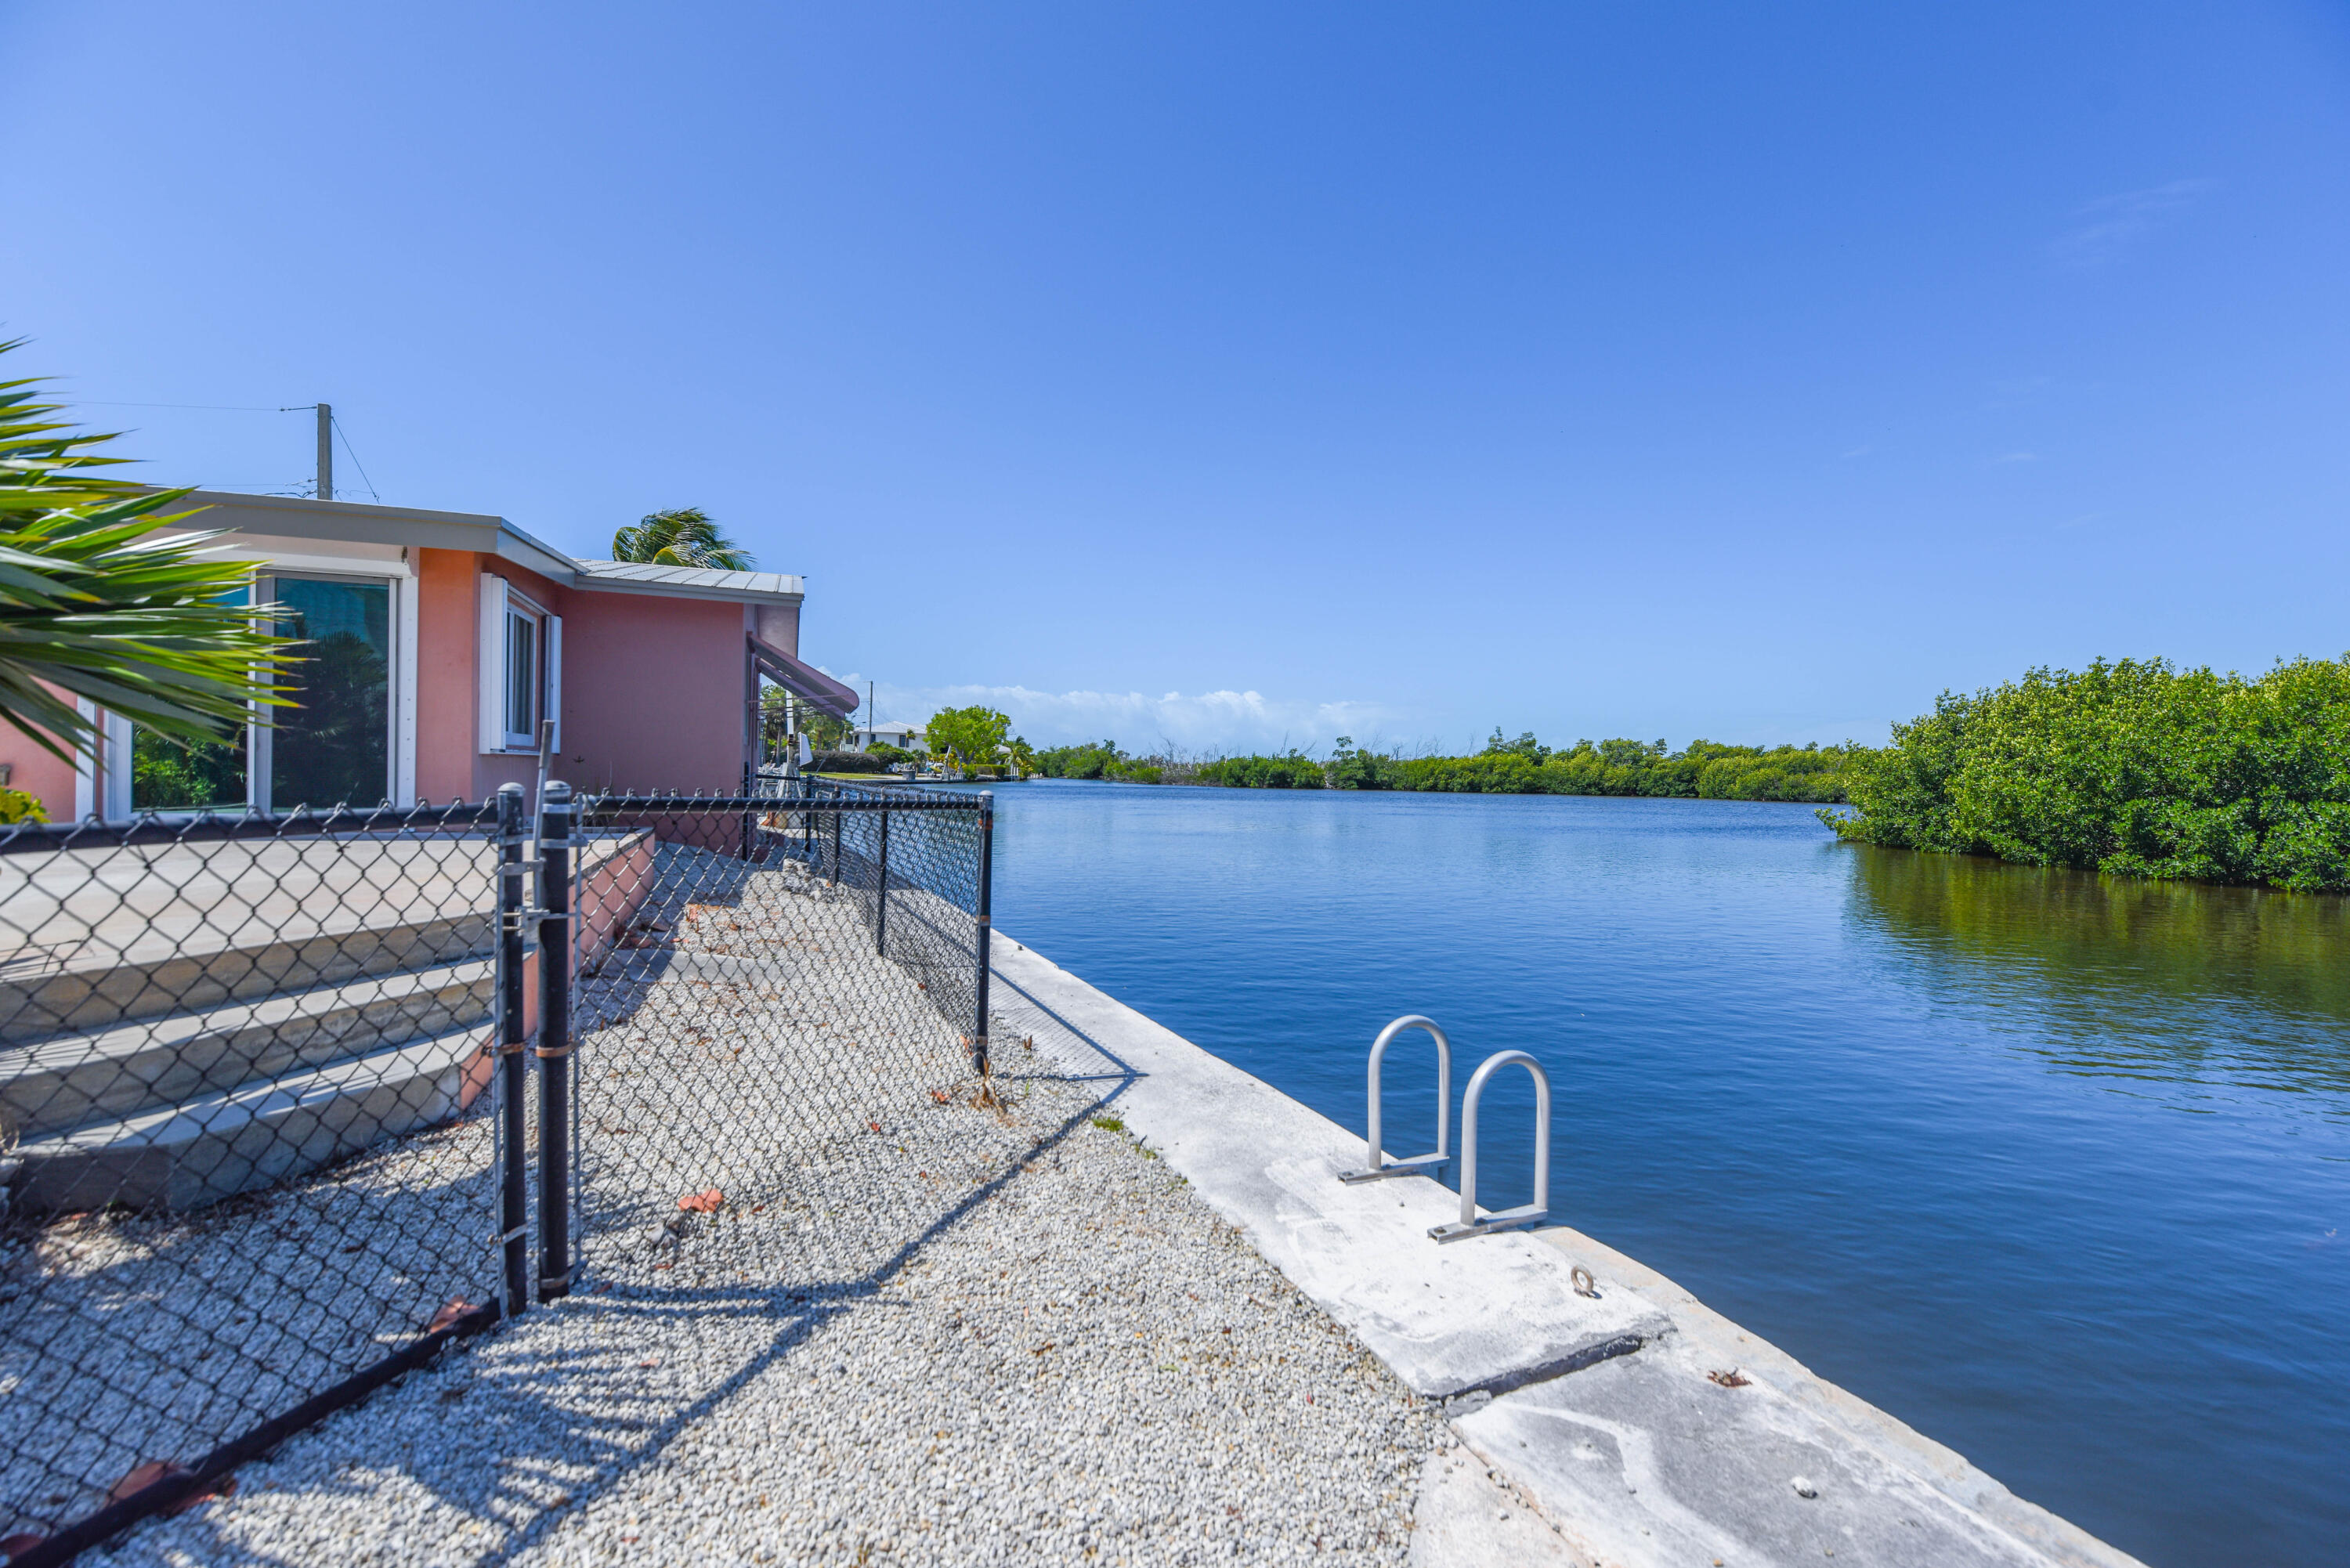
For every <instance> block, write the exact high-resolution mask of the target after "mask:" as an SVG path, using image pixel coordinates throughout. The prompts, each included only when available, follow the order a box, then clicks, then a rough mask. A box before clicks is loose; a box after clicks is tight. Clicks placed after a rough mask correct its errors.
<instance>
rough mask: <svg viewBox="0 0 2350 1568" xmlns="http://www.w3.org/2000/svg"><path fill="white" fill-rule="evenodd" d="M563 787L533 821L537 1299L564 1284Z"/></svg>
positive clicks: (567, 996)
mask: <svg viewBox="0 0 2350 1568" xmlns="http://www.w3.org/2000/svg"><path fill="white" fill-rule="evenodd" d="M571 818H572V807H571V786H570V785H569V784H565V783H563V782H562V781H561V780H560V779H551V780H549V781H548V782H547V785H546V798H545V800H544V801H542V802H541V803H540V808H539V819H538V823H539V826H538V908H539V911H540V913H539V923H538V1068H539V1079H538V1250H539V1269H538V1299H539V1300H540V1301H543V1302H547V1301H553V1300H555V1299H556V1297H558V1296H562V1295H567V1294H568V1293H570V1290H571V1170H570V1166H571V922H572V918H573V917H572V912H571Z"/></svg>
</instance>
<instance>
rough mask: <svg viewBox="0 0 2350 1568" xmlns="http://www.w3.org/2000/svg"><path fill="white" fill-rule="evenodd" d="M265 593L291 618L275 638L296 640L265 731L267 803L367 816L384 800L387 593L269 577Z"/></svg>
mask: <svg viewBox="0 0 2350 1568" xmlns="http://www.w3.org/2000/svg"><path fill="white" fill-rule="evenodd" d="M266 588H267V591H269V592H270V593H271V594H272V596H273V597H275V598H276V601H277V602H278V603H279V604H281V605H284V606H285V607H286V608H287V609H289V610H291V611H292V612H293V615H292V616H291V618H288V619H286V620H285V621H281V622H279V623H278V629H279V631H280V633H281V634H282V635H284V636H286V637H298V638H301V639H305V640H306V641H307V643H308V645H309V646H307V648H304V649H301V650H300V651H301V653H302V655H303V661H302V662H301V663H300V664H298V665H296V667H295V670H294V675H293V678H292V680H291V681H290V684H291V685H292V686H293V687H294V688H295V690H294V691H290V692H288V693H287V695H288V696H290V697H291V698H293V700H294V701H295V702H296V704H298V705H297V706H296V707H293V708H280V709H278V710H277V711H276V715H277V722H276V724H275V726H273V727H272V729H271V730H270V732H269V733H268V736H267V740H266V742H265V744H266V749H267V751H268V753H269V797H268V799H267V800H266V801H265V802H262V803H259V804H264V805H267V806H268V807H269V808H270V809H272V810H275V811H286V810H290V809H291V808H293V807H295V806H297V805H309V806H317V807H325V806H330V805H344V804H348V805H355V806H371V805H375V804H377V803H378V802H379V801H384V800H389V799H390V798H391V793H392V781H391V585H390V584H389V583H384V582H356V581H351V580H349V579H340V580H338V579H333V578H324V577H319V578H313V577H282V576H281V577H273V578H270V579H268V581H267V585H266Z"/></svg>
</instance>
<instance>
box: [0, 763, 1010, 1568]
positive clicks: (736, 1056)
mask: <svg viewBox="0 0 2350 1568" xmlns="http://www.w3.org/2000/svg"><path fill="white" fill-rule="evenodd" d="M546 805H547V810H546V815H544V817H543V818H542V819H541V821H540V823H539V824H536V825H533V824H530V823H528V822H526V820H525V815H524V810H523V802H522V798H521V794H520V791H519V790H517V789H514V788H511V787H510V788H509V789H508V790H507V791H505V792H504V793H503V794H502V795H501V797H500V798H499V799H498V800H497V801H495V802H493V803H490V804H487V805H482V806H455V807H438V808H423V809H419V810H411V811H394V810H391V809H390V808H386V809H384V810H381V811H378V812H373V813H351V812H338V813H332V814H328V815H312V814H308V813H296V814H293V815H286V816H268V815H259V814H255V815H245V816H240V817H235V818H213V817H198V818H194V819H192V820H184V821H174V822H161V821H155V820H146V821H142V822H140V823H138V824H135V825H131V826H97V825H95V824H88V825H83V826H75V827H71V828H55V827H48V826H38V825H28V826H18V827H16V828H13V829H9V830H7V831H6V832H5V835H0V1189H5V1209H0V1552H6V1553H7V1554H8V1560H9V1561H10V1562H11V1563H12V1564H36V1563H49V1562H64V1561H67V1560H68V1559H69V1558H70V1557H71V1556H72V1555H73V1554H74V1552H77V1551H78V1550H80V1549H81V1548H83V1547H86V1546H88V1545H89V1544H92V1543H94V1542H98V1541H100V1540H103V1539H105V1538H106V1537H107V1536H108V1535H109V1534H111V1533H113V1532H115V1531H118V1530H120V1529H121V1528H122V1527H124V1526H125V1525H127V1524H128V1523H130V1522H131V1521H134V1520H136V1519H137V1518H139V1517H140V1516H142V1515H144V1514H146V1513H149V1512H152V1511H158V1510H160V1509H165V1508H172V1507H176V1506H179V1505H182V1503H184V1502H186V1501H189V1500H190V1499H192V1498H195V1497H200V1496H202V1495H204V1494H206V1493H207V1492H213V1491H218V1490H224V1489H226V1488H228V1487H231V1486H233V1485H234V1478H233V1472H234V1469H235V1467H236V1465H238V1464H240V1463H243V1462H245V1461H246V1460H249V1459H253V1458H255V1457H257V1456H258V1455H260V1454H262V1453H265V1452H266V1451H267V1450H268V1449H270V1448H272V1447H274V1446H275V1445H276V1443H277V1442H279V1441H282V1440H283V1438H285V1437H286V1435H288V1434H289V1433H290V1432H292V1431H294V1430H296V1429H298V1428H300V1427H302V1426H305V1425H307V1424H309V1423H311V1422H314V1421H316V1420H317V1419H318V1418H320V1417H323V1416H324V1415H325V1414H327V1413H328V1412H329V1411H331V1410H332V1409H334V1408H337V1407H339V1406H341V1405H344V1404H348V1403H349V1402H351V1401H352V1400H354V1399H356V1398H359V1397H362V1396H363V1395H364V1394H365V1393H366V1392H368V1390H369V1389H370V1388H372V1387H374V1386H379V1385H380V1384H381V1383H383V1382H385V1381H388V1380H389V1379H390V1378H391V1377H393V1376H398V1375H399V1374H400V1372H401V1371H404V1370H406V1369H407V1368H409V1367H410V1366H415V1365H418V1364H420V1363H421V1361H422V1360H423V1359H425V1358H426V1357H428V1356H430V1355H432V1354H433V1353H435V1352H436V1351H437V1350H438V1349H439V1348H440V1347H441V1346H442V1344H444V1343H445V1342H446V1341H447V1340H449V1339H450V1338H451V1337H452V1336H454V1335H456V1334H463V1333H469V1332H473V1331H476V1330H479V1329H482V1328H485V1327H488V1326H489V1325H490V1324H493V1323H494V1322H495V1321H496V1320H497V1319H498V1318H499V1317H500V1316H501V1315H504V1314H512V1313H515V1312H518V1311H521V1310H523V1309H524V1308H525V1307H527V1306H528V1305H530V1304H531V1303H532V1302H533V1301H534V1300H538V1301H549V1300H553V1299H555V1298H556V1297H559V1296H561V1295H563V1294H565V1293H567V1292H568V1291H570V1290H572V1289H574V1288H576V1287H577V1286H578V1285H579V1283H580V1282H581V1281H582V1279H583V1271H584V1272H585V1275H586V1276H592V1277H593V1279H594V1280H595V1285H594V1287H593V1288H597V1289H605V1290H609V1289H615V1288H619V1289H629V1290H644V1291H656V1292H658V1291H663V1290H682V1289H700V1288H703V1287H705V1286H706V1285H708V1284H710V1283H712V1282H752V1283H755V1284H758V1285H761V1286H765V1287H773V1286H777V1285H791V1286H806V1287H810V1288H818V1289H822V1288H828V1287H833V1286H839V1285H845V1284H853V1283H854V1282H856V1281H858V1280H859V1279H861V1278H863V1277H865V1276H867V1275H868V1274H869V1273H870V1272H872V1271H873V1270H874V1269H876V1268H877V1267H880V1266H883V1265H884V1264H885V1263H886V1262H887V1261H888V1259H889V1257H891V1256H893V1255H895V1254H896V1253H897V1252H898V1251H900V1250H902V1249H903V1248H905V1247H907V1246H910V1244H912V1242H913V1241H915V1240H916V1239H917V1238H918V1237H919V1236H920V1234H921V1233H922V1232H923V1231H924V1230H925V1229H926V1228H927V1227H929V1226H931V1225H934V1224H935V1223H937V1221H938V1220H939V1219H940V1218H941V1216H942V1215H944V1214H945V1213H946V1212H947V1211H948V1210H949V1209H950V1208H951V1205H952V1203H953V1201H954V1200H955V1199H956V1198H957V1197H959V1196H960V1195H961V1194H962V1192H965V1191H968V1190H969V1187H968V1185H967V1183H968V1182H970V1181H971V1180H972V1179H984V1177H983V1172H986V1171H988V1170H990V1169H991V1168H992V1167H994V1166H1000V1161H1001V1159H1002V1158H1003V1152H1004V1149H1008V1148H1010V1147H1013V1145H1014V1143H1015V1142H1016V1141H1017V1140H1016V1138H1015V1137H1014V1136H1013V1135H1012V1134H1011V1133H1010V1132H1009V1131H1008V1129H1007V1127H1006V1126H1005V1125H1004V1124H1005V1122H1006V1120H1007V1118H1005V1117H1004V1116H1003V1114H1002V1106H1003V1100H1002V1098H1001V1096H1003V1094H1004V1093H1005V1092H1006V1091H1005V1090H1004V1089H1003V1087H1002V1085H1000V1083H999V1082H998V1080H996V1079H995V1078H994V1076H993V1075H992V1073H991V1072H990V1065H991V1064H990V1063H989V1059H988V1050H989V1041H988V1038H987V1031H986V1024H985V1020H986V1017H987V995H986V978H985V976H986V969H985V965H986V952H987V946H986V938H987V917H988V908H987V906H988V889H989V882H990V867H989V857H990V854H991V846H992V837H993V834H992V812H991V811H990V809H989V806H988V805H987V801H986V797H984V796H972V795H963V794H945V793H942V792H938V791H931V790H916V789H903V788H900V789H889V788H879V789H866V788H840V787H837V786H833V785H830V784H826V783H824V782H822V781H805V782H804V781H800V780H764V779H762V780H757V781H755V787H754V789H753V790H752V791H749V792H746V793H745V794H743V795H740V796H737V797H733V798H716V799H713V798H708V797H690V796H689V797H676V796H619V797H595V798H588V799H583V800H579V801H572V800H571V799H570V798H569V794H568V791H567V789H566V788H565V787H564V786H563V785H560V784H554V785H550V786H549V787H548V798H547V803H546ZM534 826H536V827H537V828H538V829H539V831H537V832H535V833H534V832H532V831H531V829H532V828H533V827H534ZM999 1144H1001V1145H1003V1148H998V1147H996V1146H997V1145H999Z"/></svg>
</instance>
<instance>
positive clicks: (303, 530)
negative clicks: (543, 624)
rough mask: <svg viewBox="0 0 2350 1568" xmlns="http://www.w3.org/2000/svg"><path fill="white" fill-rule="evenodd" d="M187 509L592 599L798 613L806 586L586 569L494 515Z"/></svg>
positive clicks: (345, 505) (247, 527) (324, 508)
mask: <svg viewBox="0 0 2350 1568" xmlns="http://www.w3.org/2000/svg"><path fill="white" fill-rule="evenodd" d="M187 504H188V505H190V506H192V507H195V506H201V507H203V508H205V510H204V512H203V514H201V515H199V516H196V517H192V518H190V519H189V520H188V522H187V524H186V525H187V526H188V527H191V528H225V529H230V530H233V531H234V532H236V533H239V534H260V535H269V536H274V537H280V538H295V539H330V540H334V541H337V542H338V543H342V544H351V545H409V546H421V547H422V548H424V549H428V550H473V551H478V552H479V553H481V554H482V555H484V556H503V557H504V558H505V559H506V560H509V561H512V562H513V563H514V564H515V565H516V566H522V567H525V568H526V569H527V570H530V571H534V572H536V573H537V574H538V575H539V576H543V577H551V578H553V579H554V580H555V581H556V582H558V583H560V584H562V585H563V586H564V587H567V588H577V589H580V590H583V591H585V592H589V593H614V594H649V595H652V596H654V597H669V598H694V599H732V600H733V601H735V602H737V603H741V604H781V605H795V604H798V603H799V602H800V600H801V598H802V597H804V596H805V595H806V591H807V586H806V579H805V578H802V577H800V576H796V575H795V574H792V573H788V572H719V571H710V570H706V569H703V568H701V567H696V566H638V565H635V564H633V563H629V562H625V561H593V560H589V561H582V560H577V559H574V558H573V557H572V556H567V555H565V554H564V553H563V552H562V551H561V550H558V549H556V547H555V546H554V545H550V544H547V543H546V541H545V540H543V539H539V538H536V537H535V536H533V535H530V534H528V533H526V532H525V531H524V530H523V529H522V528H520V527H517V526H516V525H515V524H513V523H511V522H508V521H507V520H506V519H505V518H504V517H497V516H493V515H491V514H487V513H474V512H430V511H425V510H423V509H421V508H419V507H414V506H385V505H382V504H380V503H377V502H372V501H314V500H312V499H311V498H309V497H308V496H304V495H244V494H240V493H236V492H234V491H228V490H198V491H195V492H192V493H190V495H189V496H188V501H187Z"/></svg>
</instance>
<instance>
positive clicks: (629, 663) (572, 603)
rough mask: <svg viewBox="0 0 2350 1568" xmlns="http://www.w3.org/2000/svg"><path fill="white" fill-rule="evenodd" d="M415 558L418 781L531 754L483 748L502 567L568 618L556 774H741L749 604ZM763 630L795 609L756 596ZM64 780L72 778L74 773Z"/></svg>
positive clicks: (431, 784) (467, 559)
mask: <svg viewBox="0 0 2350 1568" xmlns="http://www.w3.org/2000/svg"><path fill="white" fill-rule="evenodd" d="M420 555H421V559H420V560H419V562H418V567H417V571H418V579H419V590H418V598H417V654H418V658H417V693H418V702H417V744H416V789H417V793H418V794H420V795H422V796H425V797H427V798H429V799H432V800H448V799H451V798H452V797H454V796H457V795H461V794H462V795H463V796H464V797H465V798H466V799H469V800H479V799H482V798H484V796H486V795H488V794H491V793H493V792H494V791H495V790H496V789H497V787H498V786H499V785H500V784H504V783H506V782H507V781H509V780H512V781H514V782H515V783H519V784H523V785H524V786H525V787H528V785H529V784H530V782H531V780H532V777H533V775H534V774H535V773H536V768H537V763H536V758H534V757H529V756H519V755H516V756H504V755H497V754H484V753H482V752H481V750H480V728H479V707H480V702H481V678H480V673H479V659H480V650H479V649H478V647H477V646H476V644H477V642H478V639H479V638H480V635H481V633H480V626H481V620H480V614H481V612H480V608H479V605H480V594H481V575H482V574H483V573H484V572H485V571H486V572H490V573H493V574H494V575H497V576H504V577H506V578H508V579H509V580H510V581H512V582H513V584H514V585H515V587H517V588H518V589H520V590H521V591H522V592H524V593H525V594H527V595H528V596H529V597H531V598H532V599H534V600H536V602H537V603H539V604H542V605H544V606H546V607H547V608H548V609H549V610H552V611H553V612H554V613H556V615H559V616H561V617H562V618H563V714H562V717H563V750H562V754H561V756H560V758H559V760H558V761H557V763H556V767H555V770H554V773H555V776H556V777H557V778H561V779H567V780H568V781H569V782H570V783H571V784H574V785H575V786H577V787H579V788H581V789H587V790H606V789H622V790H645V791H650V790H677V791H681V792H683V791H694V790H702V791H709V792H724V793H730V794H731V793H732V792H733V791H734V790H736V789H738V788H740V787H741V784H742V781H743V755H744V747H745V744H746V742H747V736H746V734H745V732H744V731H745V723H744V711H745V703H746V680H747V675H746V671H745V667H744V644H743V634H744V633H745V631H746V630H748V629H750V628H751V627H752V626H753V625H754V619H753V617H752V614H751V613H750V612H748V611H746V609H745V607H743V606H742V605H739V604H734V603H731V602H727V601H723V600H707V599H684V598H668V597H651V596H649V595H638V594H614V593H578V592H574V591H572V590H570V589H567V588H562V587H556V585H555V584H554V583H552V582H549V581H548V580H547V579H546V578H545V577H542V576H538V575H537V574H536V573H533V572H527V571H525V570H523V569H522V568H520V567H518V566H515V565H514V564H513V563H512V562H509V561H505V560H502V559H500V558H498V557H495V556H480V555H475V554H473V553H472V552H469V551H462V550H424V551H421V552H420ZM759 613H760V615H761V616H762V617H763V618H764V624H763V625H762V629H763V630H765V631H767V632H769V633H770V634H771V635H770V637H769V640H771V641H773V640H775V639H777V638H780V637H785V636H788V637H789V638H790V643H789V644H788V645H786V649H785V650H786V651H792V652H795V651H797V643H798V630H799V628H798V619H799V617H798V611H797V610H796V609H795V608H786V609H784V610H782V611H781V613H780V615H779V614H778V612H777V610H775V609H774V608H771V607H761V610H760V612H759ZM68 783H70V781H68Z"/></svg>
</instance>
